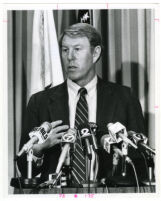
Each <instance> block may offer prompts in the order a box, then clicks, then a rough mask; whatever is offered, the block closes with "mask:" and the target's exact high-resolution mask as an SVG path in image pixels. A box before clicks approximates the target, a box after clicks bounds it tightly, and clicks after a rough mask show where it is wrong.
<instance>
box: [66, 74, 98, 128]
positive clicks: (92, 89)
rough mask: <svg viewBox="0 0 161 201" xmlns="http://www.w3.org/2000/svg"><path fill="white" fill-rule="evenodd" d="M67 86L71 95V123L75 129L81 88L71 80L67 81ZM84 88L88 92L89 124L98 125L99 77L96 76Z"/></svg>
mask: <svg viewBox="0 0 161 201" xmlns="http://www.w3.org/2000/svg"><path fill="white" fill-rule="evenodd" d="M67 86H68V95H69V100H68V105H69V123H70V128H74V124H75V113H76V106H77V102H78V100H79V97H80V94H78V91H79V89H80V88H81V87H80V86H79V85H77V84H76V83H75V82H73V81H72V80H70V79H67ZM84 88H86V90H87V94H86V100H87V104H88V120H89V122H94V123H96V107H97V76H95V77H94V78H93V79H92V80H91V81H90V82H89V83H88V84H87V85H85V86H84Z"/></svg>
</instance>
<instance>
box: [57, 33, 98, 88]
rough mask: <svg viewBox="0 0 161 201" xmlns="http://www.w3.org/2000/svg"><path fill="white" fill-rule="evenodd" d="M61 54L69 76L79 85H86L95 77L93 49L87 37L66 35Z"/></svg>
mask: <svg viewBox="0 0 161 201" xmlns="http://www.w3.org/2000/svg"><path fill="white" fill-rule="evenodd" d="M61 56H62V61H63V66H64V68H65V71H66V73H67V76H68V78H69V79H71V80H73V81H74V82H76V83H77V84H78V85H80V86H84V85H86V84H87V83H88V82H89V81H90V80H91V79H92V78H93V77H94V75H95V68H94V66H93V64H94V61H93V51H92V50H91V46H90V43H89V40H88V38H87V37H76V38H71V37H70V36H68V35H65V36H64V37H63V40H62V49H61Z"/></svg>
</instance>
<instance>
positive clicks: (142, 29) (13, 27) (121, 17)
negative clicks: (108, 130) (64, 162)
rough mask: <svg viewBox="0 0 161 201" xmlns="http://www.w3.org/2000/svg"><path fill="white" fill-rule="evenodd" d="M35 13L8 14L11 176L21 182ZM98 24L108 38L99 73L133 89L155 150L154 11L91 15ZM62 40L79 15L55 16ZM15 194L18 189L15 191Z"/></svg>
mask: <svg viewBox="0 0 161 201" xmlns="http://www.w3.org/2000/svg"><path fill="white" fill-rule="evenodd" d="M33 13H34V11H31V10H30V11H8V36H7V37H8V122H9V123H8V125H9V128H8V153H9V155H8V167H9V168H8V171H9V172H8V174H9V177H8V179H9V182H10V179H11V177H14V176H15V171H14V164H13V158H14V155H15V154H16V153H17V152H18V147H19V142H20V136H21V129H22V126H23V123H24V116H25V109H26V105H27V99H28V94H29V89H30V87H31V61H32V30H33ZM90 13H91V17H92V20H91V21H92V24H93V26H95V27H96V28H97V29H98V30H99V31H100V32H101V35H102V39H103V45H104V51H103V55H102V58H101V59H100V60H99V62H98V63H97V65H96V67H97V73H98V75H99V76H100V77H102V78H103V79H104V80H107V81H111V82H115V83H118V84H122V85H125V86H129V87H131V88H132V89H133V91H134V93H135V95H136V96H137V97H138V98H139V100H140V103H141V105H142V109H143V114H144V117H145V122H146V134H148V136H149V142H150V145H151V146H152V147H153V148H154V147H155V127H154V124H155V116H154V70H155V69H154V20H153V19H154V10H150V9H149V10H148V9H139V10H136V9H135V10H132V9H130V10H125V9H123V10H119V9H117V10H113V9H112V10H90ZM53 14H54V19H55V25H56V31H57V36H58V38H59V36H60V34H61V32H62V30H63V29H64V28H66V27H68V26H69V25H71V24H73V23H76V22H77V17H78V10H54V11H53ZM9 192H10V193H12V188H9Z"/></svg>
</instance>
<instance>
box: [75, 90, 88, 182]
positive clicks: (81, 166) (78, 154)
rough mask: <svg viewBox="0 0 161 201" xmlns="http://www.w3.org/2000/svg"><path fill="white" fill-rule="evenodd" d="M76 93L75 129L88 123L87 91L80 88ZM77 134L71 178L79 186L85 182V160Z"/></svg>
mask: <svg viewBox="0 0 161 201" xmlns="http://www.w3.org/2000/svg"><path fill="white" fill-rule="evenodd" d="M78 93H80V98H79V100H78V103H77V107H76V115H75V129H77V128H78V126H79V125H81V124H83V123H87V122H88V105H87V101H86V98H85V95H86V94H87V90H86V89H85V88H80V89H79V91H78ZM78 135H79V133H78V134H77V140H76V147H75V152H74V154H73V171H72V173H73V176H74V180H75V182H76V183H78V184H81V183H82V182H85V180H86V160H85V157H84V152H83V148H82V143H81V138H80V136H78Z"/></svg>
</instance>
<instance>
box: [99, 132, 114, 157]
mask: <svg viewBox="0 0 161 201" xmlns="http://www.w3.org/2000/svg"><path fill="white" fill-rule="evenodd" d="M100 142H101V145H102V147H103V149H105V150H106V151H107V153H109V154H110V152H111V145H112V144H115V143H116V140H115V139H114V138H112V137H111V136H110V135H109V134H106V135H103V136H102V137H101V140H100Z"/></svg>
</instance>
